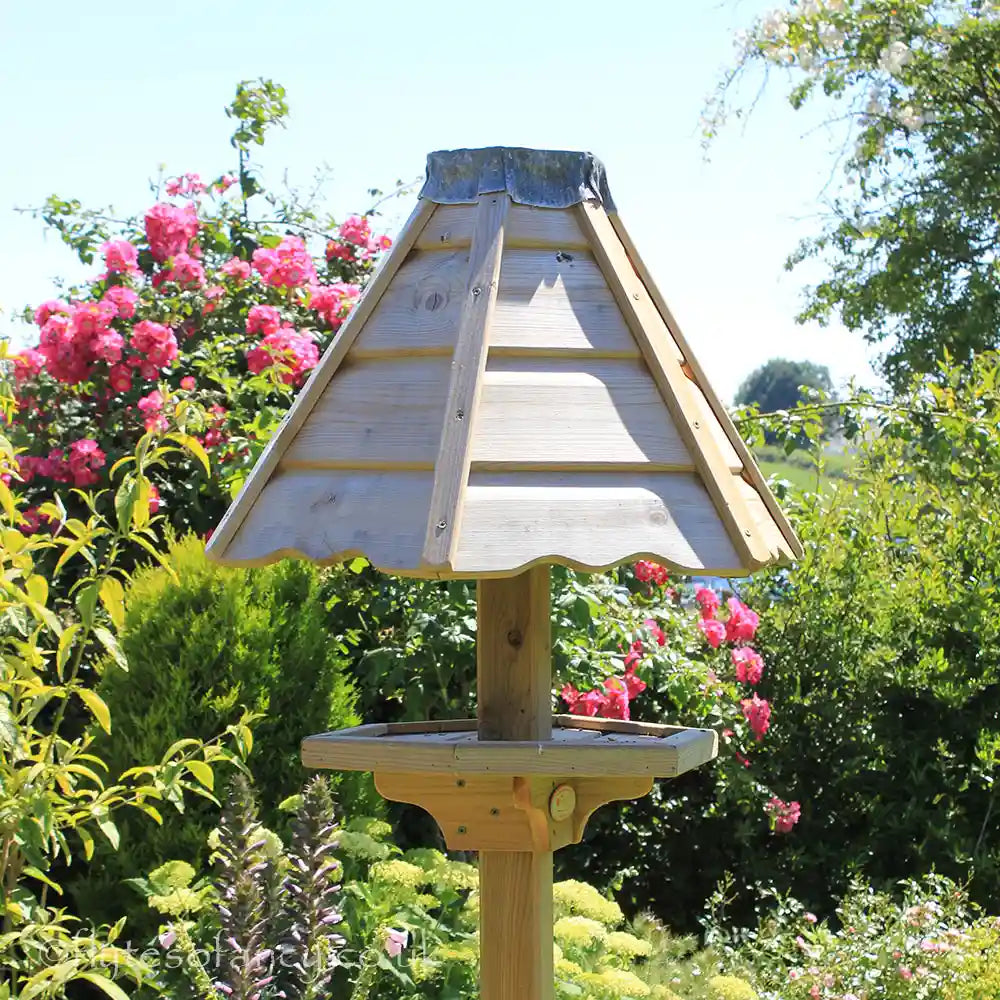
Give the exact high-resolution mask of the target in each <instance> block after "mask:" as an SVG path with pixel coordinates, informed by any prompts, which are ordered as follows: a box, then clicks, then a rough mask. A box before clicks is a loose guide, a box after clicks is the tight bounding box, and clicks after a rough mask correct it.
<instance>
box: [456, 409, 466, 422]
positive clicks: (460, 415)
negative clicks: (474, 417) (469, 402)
mask: <svg viewBox="0 0 1000 1000" xmlns="http://www.w3.org/2000/svg"><path fill="white" fill-rule="evenodd" d="M455 419H456V420H464V419H465V410H459V411H458V412H457V413H456V414H455Z"/></svg>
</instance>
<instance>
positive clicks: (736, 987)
mask: <svg viewBox="0 0 1000 1000" xmlns="http://www.w3.org/2000/svg"><path fill="white" fill-rule="evenodd" d="M705 985H706V986H707V987H708V993H709V996H710V997H712V1000H758V998H757V992H756V990H754V988H753V987H752V986H751V985H750V984H749V983H748V982H747V981H746V980H745V979H740V978H739V976H712V978H711V979H709V981H708V982H707V983H706V984H705Z"/></svg>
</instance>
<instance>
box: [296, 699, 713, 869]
mask: <svg viewBox="0 0 1000 1000" xmlns="http://www.w3.org/2000/svg"><path fill="white" fill-rule="evenodd" d="M476 725H477V722H476V720H475V719H456V720H451V721H447V722H402V723H388V724H375V725H367V726H357V727H355V728H353V729H343V730H339V731H337V732H332V733H320V734H318V735H316V736H309V737H306V739H305V740H303V742H302V761H303V763H304V764H305V765H306V767H318V768H336V769H338V770H346V771H374V772H375V787H376V788H377V789H378V790H379V792H380V794H382V795H383V796H384V797H385V798H387V799H392V800H395V801H397V802H410V803H413V804H414V805H418V806H421V807H422V808H424V809H426V810H427V811H428V812H429V813H431V815H432V816H434V818H435V819H436V820H437V822H438V824H439V826H440V827H441V830H442V832H443V833H444V836H445V841H446V843H447V845H448V847H450V848H452V849H455V850H493V851H554V850H557V849H558V848H559V847H562V846H564V845H566V844H570V843H578V842H579V841H580V839H581V837H582V836H583V830H584V827H585V826H586V822H587V819H588V818H589V817H590V815H591V813H593V811H594V810H595V809H597V808H598V807H599V806H601V805H604V804H605V803H607V802H611V801H614V800H616V799H634V798H639V797H641V796H643V795H645V794H647V793H648V792H649V791H650V789H651V788H652V785H653V778H675V777H677V776H678V775H680V774H683V773H684V772H685V771H689V770H691V769H692V768H695V767H698V766H699V765H701V764H704V763H706V762H708V761H710V760H712V759H713V758H714V757H715V756H716V754H717V753H718V737H717V735H716V733H715V732H714V731H713V730H710V729H688V728H684V727H681V726H664V725H653V724H649V723H643V722H619V721H616V720H611V719H594V718H588V717H584V716H574V715H556V716H553V719H552V735H551V737H550V738H549V739H544V740H480V739H479V738H478V736H477V734H476Z"/></svg>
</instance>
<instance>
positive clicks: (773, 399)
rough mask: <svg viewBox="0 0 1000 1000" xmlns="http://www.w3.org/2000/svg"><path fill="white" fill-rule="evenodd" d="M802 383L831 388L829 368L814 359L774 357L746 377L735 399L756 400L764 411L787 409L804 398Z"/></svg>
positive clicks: (746, 403)
mask: <svg viewBox="0 0 1000 1000" xmlns="http://www.w3.org/2000/svg"><path fill="white" fill-rule="evenodd" d="M802 386H808V387H810V388H813V389H821V390H822V391H823V392H825V393H829V392H831V391H832V383H831V381H830V369H829V368H827V367H826V365H817V364H813V362H812V361H788V360H787V359H785V358H771V360H770V361H766V362H765V363H764V364H762V365H761V366H760V367H759V368H756V369H755V370H754V371H752V372H751V373H750V374H749V375H748V376H747V377H746V378H745V379H744V380H743V382H742V383H741V385H740V387H739V389H737V390H736V403H737V405H739V406H746V405H748V404H750V403H756V404H757V405H758V406H759V407H760V409H761V410H763V411H764V412H765V413H767V412H772V411H774V410H788V409H791V408H792V407H793V406H795V405H796V404H797V403H800V402H802V399H803V394H802V391H801V387H802Z"/></svg>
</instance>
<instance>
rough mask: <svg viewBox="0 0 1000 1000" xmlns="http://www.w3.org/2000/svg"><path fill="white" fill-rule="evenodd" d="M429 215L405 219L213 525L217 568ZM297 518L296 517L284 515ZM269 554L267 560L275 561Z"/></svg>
mask: <svg viewBox="0 0 1000 1000" xmlns="http://www.w3.org/2000/svg"><path fill="white" fill-rule="evenodd" d="M433 212H434V205H432V204H429V203H427V202H417V206H416V208H414V209H413V212H412V214H411V215H410V218H409V219H408V220H407V223H406V225H405V226H404V227H403V229H402V232H400V234H399V236H398V237H397V238H396V242H395V244H393V247H392V250H391V251H390V252H389V254H388V255H387V256H386V258H385V259H384V260H383V261H382V264H381V266H380V267H379V269H378V271H377V272H376V274H375V276H374V277H373V278H372V280H371V281H370V282H369V283H368V286H367V287H366V288H365V290H364V293H363V294H362V296H361V299H360V301H359V302H358V303H357V305H355V307H354V309H353V310H352V311H351V315H350V316H349V317H348V318H347V321H346V322H345V323H344V326H343V327H342V329H341V331H340V334H339V336H338V337H337V338H336V339H335V340H334V341H333V342H332V343H331V344H330V346H329V347H328V348H327V349H326V352H325V353H324V355H323V357H322V358H321V359H320V362H319V364H318V365H317V366H316V368H315V370H314V371H313V373H312V375H311V376H310V377H309V380H308V381H307V382H306V384H305V386H303V388H302V391H301V392H300V393H299V394H298V396H296V397H295V402H294V403H293V404H292V406H291V409H289V411H288V413H287V414H286V415H285V419H284V420H283V421H282V422H281V426H280V427H279V428H278V429H277V430H276V431H275V432H274V436H273V437H272V438H271V440H270V441H269V442H268V443H267V447H266V448H265V449H264V452H263V454H262V455H261V456H260V458H259V459H258V461H257V464H256V465H255V466H254V467H253V471H252V472H251V473H250V475H249V476H248V477H247V480H246V482H245V483H244V484H243V489H242V490H240V495H239V496H238V497H237V498H236V500H235V501H234V503H233V504H232V506H231V507H230V508H229V510H227V511H226V514H225V517H223V519H222V521H220V522H219V526H218V527H217V528H216V529H215V531H214V532H213V533H212V538H211V540H210V541H209V543H208V545H207V547H206V552H207V553H208V555H209V556H210V557H211V558H213V559H216V560H218V561H219V562H240V561H241V560H240V558H239V556H237V555H236V554H235V553H232V554H230V553H229V552H228V551H227V550H228V548H229V544H230V542H231V541H232V540H233V538H234V536H235V535H236V532H237V531H238V530H239V529H240V527H241V526H242V525H243V523H244V521H245V519H246V517H247V515H248V514H249V513H250V511H251V509H252V508H253V507H254V505H255V503H256V501H257V499H258V498H259V497H260V494H261V491H262V490H263V489H264V487H265V485H266V484H267V483H268V482H269V481H270V479H271V477H272V476H273V475H274V474H275V473H276V472H277V468H278V463H279V462H280V460H281V456H282V455H283V454H284V453H285V449H286V448H287V447H288V446H289V444H291V442H292V440H293V439H294V437H295V435H296V434H297V433H298V431H299V429H300V428H301V427H302V425H303V424H304V423H305V421H306V418H307V417H308V416H309V414H310V413H311V412H312V408H313V405H314V403H315V402H316V400H317V399H318V398H319V395H320V394H321V393H322V392H323V390H324V389H325V388H326V386H327V384H328V383H329V381H330V379H331V378H332V377H333V375H334V373H335V372H336V370H337V368H338V367H339V366H340V363H341V362H342V361H343V360H344V358H345V357H346V356H347V352H348V351H349V350H350V349H351V346H352V345H353V343H354V340H355V338H356V337H357V336H358V334H359V333H360V332H361V330H362V328H363V327H364V325H365V323H366V322H367V320H368V317H369V316H370V315H371V314H372V311H373V310H374V309H375V306H376V305H378V302H379V299H380V298H381V297H382V296H383V294H385V291H386V289H387V288H388V287H389V284H390V282H391V281H392V279H393V276H394V275H395V273H396V271H397V270H398V269H399V266H400V264H402V263H403V261H404V260H405V259H406V256H407V254H409V252H410V250H411V249H412V248H413V244H414V243H415V242H416V239H417V237H418V236H419V235H420V231H421V230H422V229H423V228H424V226H425V225H426V223H427V220H428V219H429V218H430V217H431V215H432V214H433ZM290 513H292V514H293V516H294V515H295V514H298V511H292V512H290ZM267 545H268V542H267V540H266V539H259V540H258V541H257V542H256V544H255V543H253V542H251V545H250V547H251V548H253V549H256V550H258V551H259V550H260V549H263V548H267ZM279 557H280V556H279V555H277V554H275V555H273V556H272V558H279Z"/></svg>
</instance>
